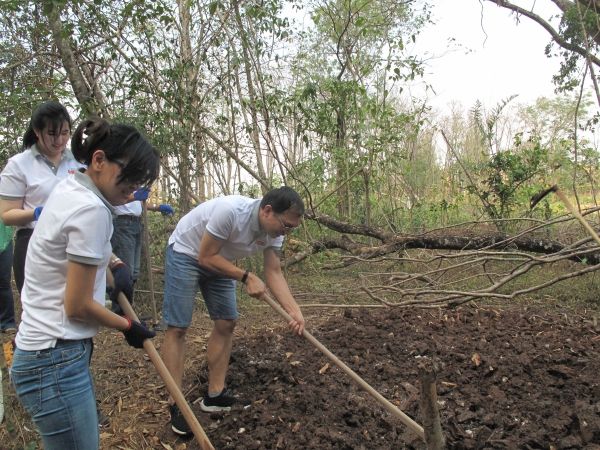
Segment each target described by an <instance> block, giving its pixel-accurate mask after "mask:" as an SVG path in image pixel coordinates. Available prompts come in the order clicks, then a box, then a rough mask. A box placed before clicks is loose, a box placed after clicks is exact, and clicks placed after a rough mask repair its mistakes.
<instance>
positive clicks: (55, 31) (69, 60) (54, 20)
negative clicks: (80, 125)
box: [42, 2, 107, 115]
mask: <svg viewBox="0 0 600 450" xmlns="http://www.w3.org/2000/svg"><path fill="white" fill-rule="evenodd" d="M42 9H43V10H44V11H47V13H46V14H47V16H46V17H47V18H48V24H49V25H50V30H51V31H52V38H53V39H54V43H55V44H56V47H57V48H58V52H59V53H60V58H61V60H62V63H63V66H64V68H65V71H66V72H67V76H68V77H69V81H70V82H71V87H72V88H73V93H74V94H75V97H76V98H77V101H78V102H79V105H80V106H81V108H82V110H83V113H84V114H85V115H90V114H99V113H104V115H107V111H106V106H105V105H103V104H102V103H101V101H100V100H101V99H100V98H95V96H94V92H93V90H91V89H90V87H89V86H88V84H87V82H86V79H85V77H84V75H83V73H82V72H81V70H80V63H79V61H77V58H76V57H75V54H74V53H73V50H72V49H71V46H70V44H69V42H68V39H65V37H64V36H66V35H68V34H67V33H65V30H64V28H63V24H62V22H61V20H60V12H61V8H60V3H56V2H53V3H52V4H51V7H50V8H49V9H46V8H42ZM98 92H99V90H98Z"/></svg>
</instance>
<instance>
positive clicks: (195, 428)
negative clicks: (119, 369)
mask: <svg viewBox="0 0 600 450" xmlns="http://www.w3.org/2000/svg"><path fill="white" fill-rule="evenodd" d="M117 300H118V301H119V306H120V307H121V309H122V310H123V311H124V312H125V315H127V317H129V318H130V319H131V320H136V321H138V322H139V319H138V317H137V315H136V314H135V311H134V310H133V308H132V307H131V305H130V304H129V301H128V300H127V297H125V294H123V293H122V292H120V293H119V296H118V299H117ZM144 350H146V353H147V354H148V356H149V357H150V361H152V364H154V367H155V368H156V370H157V372H158V374H159V375H160V377H161V378H162V379H163V381H164V382H165V385H166V387H167V390H168V391H169V394H171V397H173V399H174V400H175V404H176V405H177V406H178V407H179V410H180V411H181V413H182V414H183V417H185V420H186V422H187V423H188V425H189V426H190V428H191V429H192V432H193V433H194V436H195V437H196V440H197V441H198V443H199V444H200V447H201V448H202V450H214V449H215V448H214V447H213V446H212V444H211V443H210V441H209V440H208V436H206V433H205V432H204V430H203V429H202V426H201V425H200V423H198V419H196V416H195V415H194V412H193V411H192V408H190V405H188V403H187V401H186V400H185V397H184V396H183V394H182V393H181V390H180V389H179V387H178V386H177V383H175V380H174V379H173V377H172V376H171V373H170V372H169V370H168V369H167V366H165V363H164V362H163V360H162V359H161V357H160V355H159V354H158V352H157V351H156V348H155V347H154V344H153V343H152V341H151V340H150V339H146V340H145V341H144Z"/></svg>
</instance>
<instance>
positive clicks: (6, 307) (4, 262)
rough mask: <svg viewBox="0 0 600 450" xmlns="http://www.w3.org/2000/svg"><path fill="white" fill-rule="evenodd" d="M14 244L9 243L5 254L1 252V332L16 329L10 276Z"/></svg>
mask: <svg viewBox="0 0 600 450" xmlns="http://www.w3.org/2000/svg"><path fill="white" fill-rule="evenodd" d="M12 259H13V243H12V241H11V242H9V243H8V245H7V246H6V248H5V249H4V251H3V252H0V330H6V329H7V328H15V327H16V322H15V303H14V300H13V293H12V287H11V286H10V274H11V273H12Z"/></svg>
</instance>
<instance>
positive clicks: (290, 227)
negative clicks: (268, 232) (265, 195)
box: [275, 214, 297, 231]
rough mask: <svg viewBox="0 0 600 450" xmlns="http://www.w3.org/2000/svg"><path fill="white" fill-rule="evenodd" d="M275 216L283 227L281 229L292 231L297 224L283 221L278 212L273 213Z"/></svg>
mask: <svg viewBox="0 0 600 450" xmlns="http://www.w3.org/2000/svg"><path fill="white" fill-rule="evenodd" d="M275 217H277V220H279V223H280V224H281V228H283V231H292V230H294V229H295V228H296V227H297V225H290V224H289V223H285V222H284V221H283V220H282V219H281V216H279V214H275Z"/></svg>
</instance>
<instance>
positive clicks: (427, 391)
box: [419, 358, 446, 450]
mask: <svg viewBox="0 0 600 450" xmlns="http://www.w3.org/2000/svg"><path fill="white" fill-rule="evenodd" d="M440 368H441V363H439V362H437V361H434V360H432V359H430V358H423V359H421V361H420V362H419V378H420V380H421V398H420V401H419V406H420V408H421V418H422V422H423V429H424V431H425V444H426V445H427V450H442V449H444V448H446V439H445V438H444V433H443V432H442V424H441V422H440V413H439V410H438V404H437V389H436V380H437V373H438V372H439V370H440Z"/></svg>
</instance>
